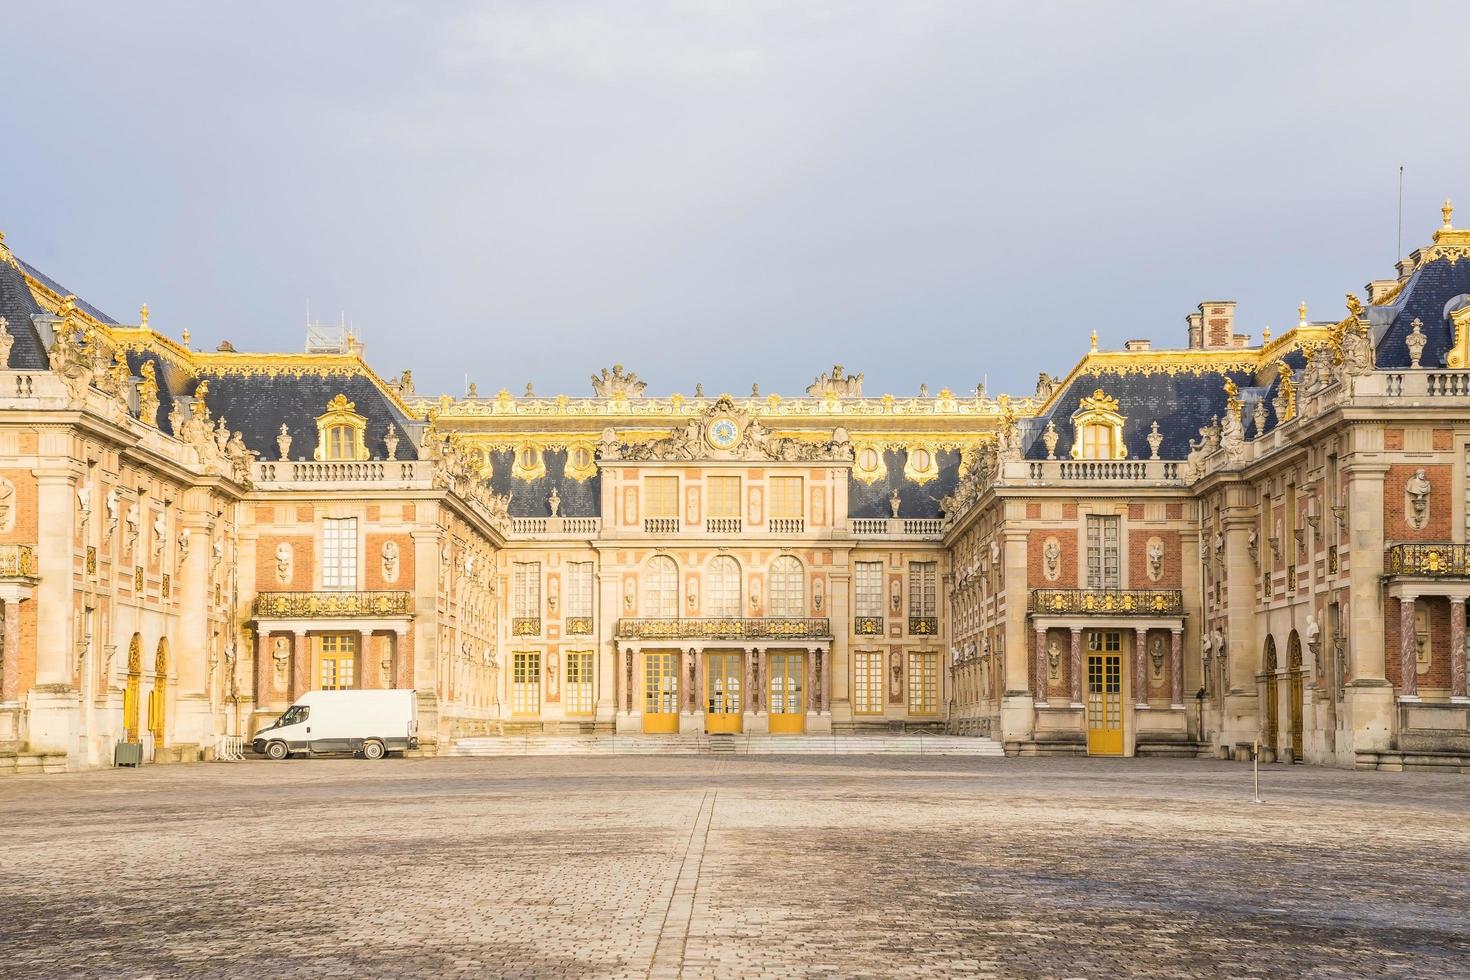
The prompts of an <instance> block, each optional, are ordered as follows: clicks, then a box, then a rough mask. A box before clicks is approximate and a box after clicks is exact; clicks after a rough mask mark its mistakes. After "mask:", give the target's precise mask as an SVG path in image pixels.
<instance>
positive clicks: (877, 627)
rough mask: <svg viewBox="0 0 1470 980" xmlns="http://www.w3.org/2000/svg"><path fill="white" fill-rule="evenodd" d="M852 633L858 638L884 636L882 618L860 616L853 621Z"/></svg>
mask: <svg viewBox="0 0 1470 980" xmlns="http://www.w3.org/2000/svg"><path fill="white" fill-rule="evenodd" d="M852 631H853V632H854V633H856V634H857V635H858V636H882V635H883V617H882V616H859V617H857V618H856V619H854V620H853V621H852Z"/></svg>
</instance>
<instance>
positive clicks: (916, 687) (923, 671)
mask: <svg viewBox="0 0 1470 980" xmlns="http://www.w3.org/2000/svg"><path fill="white" fill-rule="evenodd" d="M938 713H939V654H938V653H927V652H915V653H910V654H909V714H911V715H934V714H938Z"/></svg>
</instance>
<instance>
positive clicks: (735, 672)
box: [704, 653, 744, 734]
mask: <svg viewBox="0 0 1470 980" xmlns="http://www.w3.org/2000/svg"><path fill="white" fill-rule="evenodd" d="M707 656H708V659H707V660H706V662H705V704H704V730H705V731H706V732H709V733H710V734H724V733H731V732H738V731H740V712H741V711H743V710H744V705H743V703H742V702H741V699H740V690H741V689H740V685H741V679H742V678H741V671H742V669H743V663H742V659H741V656H740V654H738V653H711V654H708V655H707Z"/></svg>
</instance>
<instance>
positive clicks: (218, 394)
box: [160, 367, 418, 460]
mask: <svg viewBox="0 0 1470 980" xmlns="http://www.w3.org/2000/svg"><path fill="white" fill-rule="evenodd" d="M199 377H200V378H208V379H209V394H208V395H207V396H206V398H205V403H206V404H207V405H208V406H209V411H210V414H211V415H213V417H214V418H215V419H216V420H218V419H219V418H221V417H223V418H224V419H225V425H226V426H227V427H228V428H229V430H230V431H231V432H234V431H235V430H237V429H238V430H239V431H240V433H241V435H242V436H243V437H244V439H245V445H246V447H247V448H249V449H251V450H253V451H254V452H257V453H259V454H260V458H261V459H266V460H270V459H276V458H278V457H279V456H280V451H279V449H278V448H277V447H276V436H277V435H278V434H279V433H280V430H281V424H282V423H283V422H284V423H285V424H286V426H287V427H288V428H289V430H290V432H291V458H292V459H296V460H309V459H311V458H312V455H313V453H315V452H316V445H317V431H316V418H317V416H318V415H321V414H322V413H323V412H325V411H326V410H327V402H329V401H331V400H332V399H333V398H335V397H336V396H337V395H339V394H341V395H346V396H347V400H348V401H350V402H353V403H354V404H355V405H356V411H357V413H358V414H359V415H362V416H365V417H366V418H367V420H368V424H367V447H368V454H369V455H370V456H372V458H374V459H386V458H387V455H388V449H387V447H386V446H385V445H384V443H383V436H384V435H385V434H386V432H387V429H388V426H389V425H392V426H393V427H394V428H395V429H396V430H397V431H398V456H397V458H398V459H417V458H418V453H417V451H416V450H415V448H414V444H413V442H412V441H411V440H410V439H409V437H408V427H407V425H406V422H407V419H406V418H405V417H404V415H403V413H402V412H400V411H398V409H397V408H396V407H394V405H393V403H392V402H390V401H389V400H388V399H387V397H385V396H384V395H383V393H382V392H381V391H379V390H378V386H377V385H376V384H374V383H373V379H372V378H370V377H368V376H367V375H366V374H350V375H344V374H329V375H320V374H304V375H301V376H300V377H296V376H293V375H289V374H278V375H276V376H275V377H273V378H272V377H269V376H267V375H259V374H256V375H249V376H245V375H240V374H230V373H223V374H214V373H211V372H210V371H209V370H208V369H207V367H206V368H205V369H203V370H201V371H200V372H199ZM196 387H197V381H196V382H193V383H190V384H189V386H188V390H187V391H181V392H179V393H180V394H186V395H192V394H193V393H194V390H195V388H196ZM161 397H162V393H161V392H160V398H161Z"/></svg>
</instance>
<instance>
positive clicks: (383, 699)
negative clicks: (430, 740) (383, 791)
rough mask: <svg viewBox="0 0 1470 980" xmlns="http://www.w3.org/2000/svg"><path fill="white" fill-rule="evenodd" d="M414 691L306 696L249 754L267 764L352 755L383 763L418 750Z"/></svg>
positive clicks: (254, 742) (311, 693) (258, 738)
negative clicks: (294, 758) (397, 754)
mask: <svg viewBox="0 0 1470 980" xmlns="http://www.w3.org/2000/svg"><path fill="white" fill-rule="evenodd" d="M418 735H419V718H418V701H417V700H416V699H415V698H414V693H413V691H402V690H399V691H307V692H306V693H305V694H303V695H301V698H300V700H298V701H297V702H296V703H295V704H293V705H291V707H289V708H287V709H286V710H285V712H283V713H282V714H281V717H280V718H277V719H276V722H275V724H273V725H270V726H268V727H266V728H262V729H261V730H260V731H258V732H256V733H255V738H254V739H253V740H252V741H251V743H250V748H251V749H252V750H253V751H254V752H257V753H259V754H261V755H264V756H266V757H268V758H271V759H286V758H289V757H290V756H292V755H327V754H331V753H335V752H350V753H352V754H353V755H360V756H362V757H363V758H364V759H381V758H382V757H383V756H384V755H386V754H387V753H389V752H403V751H405V750H407V749H416V748H418V746H419V737H418Z"/></svg>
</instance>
